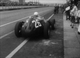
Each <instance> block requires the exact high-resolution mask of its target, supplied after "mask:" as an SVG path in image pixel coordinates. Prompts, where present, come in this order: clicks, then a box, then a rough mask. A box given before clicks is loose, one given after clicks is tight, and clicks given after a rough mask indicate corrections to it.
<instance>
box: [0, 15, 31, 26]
mask: <svg viewBox="0 0 80 58" xmlns="http://www.w3.org/2000/svg"><path fill="white" fill-rule="evenodd" d="M28 17H29V16H27V17H24V18H21V19H18V20H15V21H12V22H9V23H6V24H3V25H0V27H3V26H6V25H9V24H11V23H14V22H17V21H20V20H23V19H26V18H28Z"/></svg>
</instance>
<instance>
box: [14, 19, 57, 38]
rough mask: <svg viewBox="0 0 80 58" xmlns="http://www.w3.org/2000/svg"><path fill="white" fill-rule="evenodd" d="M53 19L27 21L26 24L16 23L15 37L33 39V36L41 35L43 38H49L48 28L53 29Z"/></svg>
mask: <svg viewBox="0 0 80 58" xmlns="http://www.w3.org/2000/svg"><path fill="white" fill-rule="evenodd" d="M54 25H55V19H49V20H47V19H45V20H39V21H37V20H35V19H33V18H30V19H27V20H26V22H24V21H18V22H17V23H16V25H15V35H16V36H17V37H26V38H29V37H35V35H36V36H37V35H43V37H44V38H49V31H50V28H51V29H54V28H55V27H54Z"/></svg>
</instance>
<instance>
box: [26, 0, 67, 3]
mask: <svg viewBox="0 0 80 58" xmlns="http://www.w3.org/2000/svg"><path fill="white" fill-rule="evenodd" d="M25 1H26V2H28V1H39V2H41V3H66V0H25Z"/></svg>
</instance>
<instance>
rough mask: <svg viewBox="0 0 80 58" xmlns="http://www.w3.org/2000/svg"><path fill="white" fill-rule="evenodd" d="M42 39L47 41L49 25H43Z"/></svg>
mask: <svg viewBox="0 0 80 58" xmlns="http://www.w3.org/2000/svg"><path fill="white" fill-rule="evenodd" d="M43 32H44V38H46V39H48V38H49V23H48V22H47V23H45V25H44V31H43Z"/></svg>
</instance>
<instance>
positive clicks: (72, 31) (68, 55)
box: [63, 15, 80, 58]
mask: <svg viewBox="0 0 80 58" xmlns="http://www.w3.org/2000/svg"><path fill="white" fill-rule="evenodd" d="M63 25H64V58H80V35H79V34H78V33H77V27H78V25H76V26H75V27H74V28H71V27H70V21H69V20H66V18H65V15H63Z"/></svg>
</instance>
